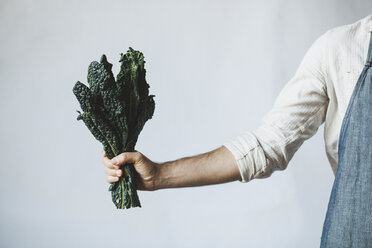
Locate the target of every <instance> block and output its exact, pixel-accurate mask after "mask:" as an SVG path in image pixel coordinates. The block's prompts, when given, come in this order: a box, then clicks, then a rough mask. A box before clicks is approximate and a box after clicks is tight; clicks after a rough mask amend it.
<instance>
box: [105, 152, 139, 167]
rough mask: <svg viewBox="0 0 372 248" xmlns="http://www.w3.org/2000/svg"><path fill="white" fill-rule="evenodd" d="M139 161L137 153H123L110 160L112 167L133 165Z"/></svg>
mask: <svg viewBox="0 0 372 248" xmlns="http://www.w3.org/2000/svg"><path fill="white" fill-rule="evenodd" d="M139 159H140V153H139V152H123V153H121V154H119V155H117V156H116V157H113V158H112V159H111V163H113V164H114V165H122V164H126V163H131V164H134V163H136V162H137V161H138V160H139Z"/></svg>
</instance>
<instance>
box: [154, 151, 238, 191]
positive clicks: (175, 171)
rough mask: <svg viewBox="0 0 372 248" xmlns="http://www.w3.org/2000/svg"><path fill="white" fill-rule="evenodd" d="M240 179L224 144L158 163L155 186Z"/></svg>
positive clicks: (175, 185)
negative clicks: (189, 155)
mask: <svg viewBox="0 0 372 248" xmlns="http://www.w3.org/2000/svg"><path fill="white" fill-rule="evenodd" d="M239 179H241V177H240V172H239V169H238V166H237V164H236V161H235V158H234V157H233V155H232V154H231V152H230V151H229V150H228V149H227V148H226V147H224V146H222V147H219V148H217V149H215V150H213V151H210V152H207V153H204V154H200V155H197V156H193V157H187V158H182V159H178V160H175V161H170V162H165V163H163V164H160V165H159V169H158V175H157V176H156V181H155V182H154V183H155V188H156V189H164V188H179V187H191V186H202V185H210V184H218V183H226V182H231V181H236V180H239Z"/></svg>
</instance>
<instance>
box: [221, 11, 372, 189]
mask: <svg viewBox="0 0 372 248" xmlns="http://www.w3.org/2000/svg"><path fill="white" fill-rule="evenodd" d="M371 32H372V15H369V16H367V17H365V18H363V19H361V20H359V21H357V22H355V23H353V24H349V25H344V26H340V27H336V28H333V29H331V30H328V31H327V32H326V33H324V34H323V35H321V36H320V37H319V38H318V39H317V40H316V41H315V42H314V43H313V44H312V46H311V47H310V49H309V50H308V51H307V53H306V54H305V56H304V58H303V59H302V61H301V63H300V66H299V68H298V69H297V71H296V73H295V75H294V77H293V78H292V79H291V80H290V81H289V82H288V83H287V84H286V85H285V86H284V88H283V89H282V90H281V92H280V93H279V95H278V97H277V98H276V100H275V102H274V106H273V107H272V109H271V110H270V111H269V112H268V113H267V114H266V115H265V116H264V118H263V120H262V122H261V123H260V125H259V126H258V127H257V128H256V129H255V130H253V131H249V132H246V133H244V134H242V135H240V136H238V137H237V138H236V139H234V140H231V141H229V142H226V143H225V144H224V146H225V147H226V148H227V149H229V150H230V151H231V152H232V154H233V155H234V157H235V159H236V161H237V164H238V167H239V170H240V174H241V178H242V179H241V181H242V182H248V181H250V180H252V179H254V178H265V177H269V176H270V175H271V174H272V172H273V171H275V170H283V169H285V168H286V167H287V165H288V163H289V161H290V160H291V158H292V157H293V155H294V153H295V152H296V151H297V150H298V148H299V147H300V146H301V145H302V143H303V142H304V141H305V140H306V139H309V138H310V137H312V136H313V135H314V134H315V133H316V131H317V130H318V128H319V126H320V125H321V124H322V123H324V140H325V146H326V154H327V157H328V160H329V162H330V164H331V167H332V170H333V172H334V173H336V171H337V161H338V138H339V134H340V130H341V125H342V120H343V117H344V114H345V112H346V108H347V106H348V103H349V100H350V97H351V94H352V92H353V89H354V86H355V84H356V83H357V81H358V78H359V75H360V73H361V72H362V69H363V67H364V65H365V63H366V59H367V53H368V46H369V41H370V36H371Z"/></svg>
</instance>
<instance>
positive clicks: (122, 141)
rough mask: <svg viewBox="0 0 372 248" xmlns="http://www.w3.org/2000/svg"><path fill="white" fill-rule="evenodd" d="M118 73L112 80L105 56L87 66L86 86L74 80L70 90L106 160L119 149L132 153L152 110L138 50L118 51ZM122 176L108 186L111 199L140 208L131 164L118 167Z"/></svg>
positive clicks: (80, 116)
mask: <svg viewBox="0 0 372 248" xmlns="http://www.w3.org/2000/svg"><path fill="white" fill-rule="evenodd" d="M119 62H121V67H120V72H119V74H118V75H117V76H116V80H115V78H114V75H113V73H112V71H111V68H112V64H110V63H109V62H108V61H107V59H106V56H105V55H102V57H101V61H100V62H97V61H93V62H92V63H90V65H89V68H88V84H89V87H87V86H86V85H84V84H82V83H81V82H79V81H78V82H77V83H76V84H75V86H74V88H73V93H74V94H75V96H76V98H77V99H78V101H79V103H80V107H81V109H82V110H83V112H80V111H77V112H78V113H79V115H78V117H77V119H78V120H83V121H84V123H85V125H86V126H87V127H88V129H89V130H90V132H91V133H92V134H93V136H94V137H95V138H96V139H97V140H98V141H100V142H101V143H102V145H103V149H104V150H105V152H106V154H107V157H108V158H109V159H111V158H113V157H115V156H117V155H118V154H120V153H123V152H132V151H134V147H135V145H136V142H137V139H138V135H139V133H140V132H141V130H142V128H143V126H144V125H145V122H146V121H147V120H148V119H151V118H152V115H153V113H154V110H155V102H154V99H153V97H154V95H149V85H148V84H147V82H146V79H145V76H146V70H145V68H144V65H145V60H144V56H143V54H142V53H141V52H139V51H135V50H133V49H132V48H129V50H128V51H127V53H126V54H121V58H120V60H119ZM121 169H122V171H123V176H122V177H120V180H119V181H118V182H115V183H112V184H111V185H110V188H109V191H111V195H112V201H113V202H114V204H115V206H116V207H117V208H119V209H124V208H130V207H141V204H140V201H139V199H138V195H137V190H136V184H135V171H134V168H133V165H132V164H125V165H123V166H122V167H121Z"/></svg>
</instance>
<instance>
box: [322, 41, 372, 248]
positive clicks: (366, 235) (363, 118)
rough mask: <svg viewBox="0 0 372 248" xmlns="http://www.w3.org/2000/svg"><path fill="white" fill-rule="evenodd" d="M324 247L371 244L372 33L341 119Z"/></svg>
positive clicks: (366, 247)
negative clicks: (359, 71)
mask: <svg viewBox="0 0 372 248" xmlns="http://www.w3.org/2000/svg"><path fill="white" fill-rule="evenodd" d="M320 247H321V248H325V247H329V248H339V247H345V248H346V247H347V248H351V247H353V248H371V247H372V34H371V38H370V44H369V48H368V55H367V63H366V64H365V66H364V68H363V71H362V73H361V75H360V76H359V79H358V82H357V83H356V86H355V88H354V91H353V93H352V95H351V98H350V102H349V104H348V107H347V110H346V112H345V116H344V119H343V121H342V126H341V132H340V136H339V144H338V169H337V172H336V177H335V181H334V183H333V188H332V192H331V196H330V200H329V203H328V210H327V214H326V218H325V221H324V225H323V233H322V238H321V244H320Z"/></svg>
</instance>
